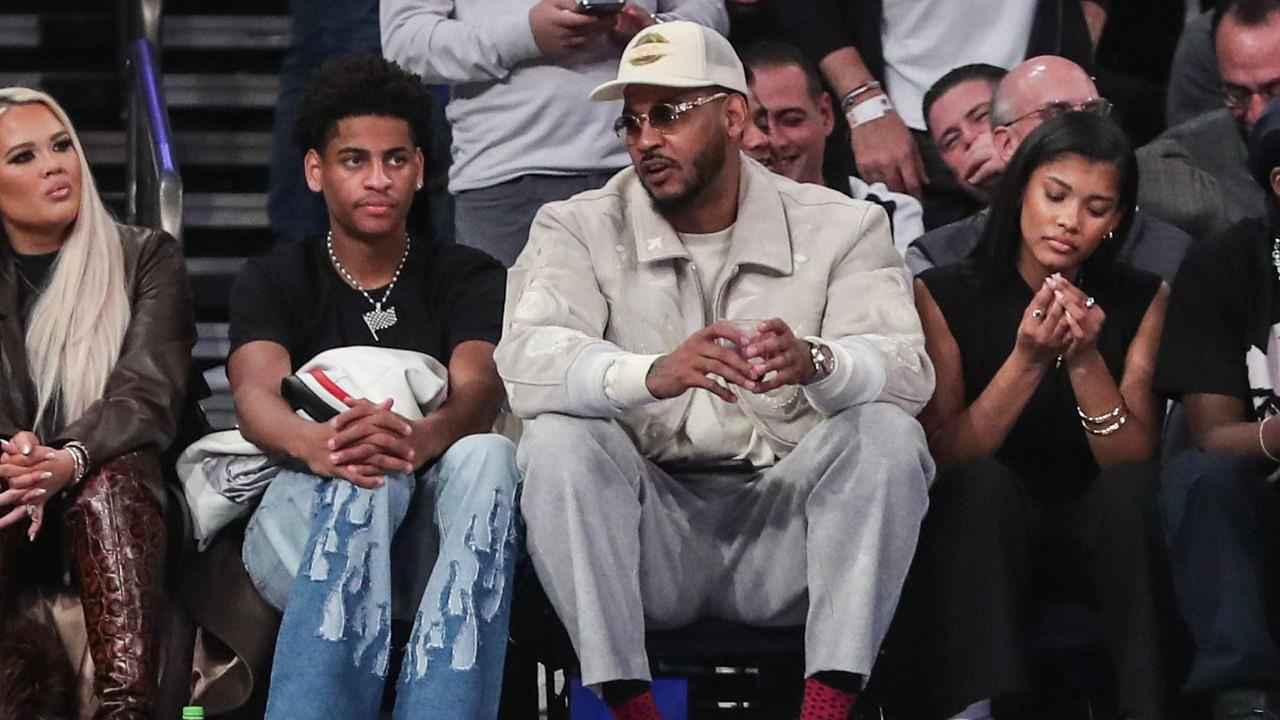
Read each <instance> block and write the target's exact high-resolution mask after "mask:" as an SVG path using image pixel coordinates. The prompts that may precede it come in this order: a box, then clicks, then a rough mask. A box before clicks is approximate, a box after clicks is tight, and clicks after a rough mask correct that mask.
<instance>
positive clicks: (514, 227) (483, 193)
mask: <svg viewBox="0 0 1280 720" xmlns="http://www.w3.org/2000/svg"><path fill="white" fill-rule="evenodd" d="M613 174H614V171H609V172H594V173H586V174H584V175H522V176H520V177H518V178H516V179H514V180H508V181H507V182H504V183H499V184H497V185H492V186H490V187H484V188H476V189H475V190H464V191H462V192H460V193H457V194H455V195H454V210H453V213H454V215H453V217H454V229H455V230H456V231H457V240H458V243H459V244H461V245H467V246H469V247H473V248H476V249H478V250H483V251H485V252H487V253H489V254H490V255H492V256H493V257H495V258H497V259H498V261H499V262H501V263H502V264H503V265H506V266H507V267H511V266H512V265H514V264H515V263H516V257H518V256H519V255H520V251H521V250H523V249H524V245H525V243H526V242H528V241H529V226H530V225H532V224H533V216H534V215H537V214H538V210H539V209H540V208H541V207H542V206H543V205H545V204H547V203H549V202H555V201H556V200H565V199H567V198H570V197H572V196H574V195H577V194H578V193H580V192H583V191H586V190H594V189H596V188H598V187H600V186H602V185H604V184H605V183H606V182H608V180H609V178H610V177H612V176H613Z"/></svg>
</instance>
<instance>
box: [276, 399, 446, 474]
mask: <svg viewBox="0 0 1280 720" xmlns="http://www.w3.org/2000/svg"><path fill="white" fill-rule="evenodd" d="M345 402H346V404H347V406H348V407H349V408H350V409H348V410H346V411H344V412H343V413H341V414H339V415H338V416H337V417H334V418H332V419H331V420H328V421H326V422H323V423H314V424H313V426H312V427H311V428H310V429H309V430H308V432H307V436H306V437H305V438H304V440H303V445H302V448H301V452H300V453H299V454H298V455H299V457H298V459H299V460H302V461H303V462H305V463H306V464H307V467H308V468H309V469H310V470H311V472H312V473H314V474H315V475H319V476H320V477H327V478H340V479H342V480H346V481H347V482H349V483H351V484H352V485H356V486H358V487H362V488H369V489H373V488H379V487H382V486H383V485H384V484H386V477H385V476H386V474H387V473H410V472H414V471H416V470H418V469H420V468H421V467H422V466H423V465H425V464H426V463H427V461H428V460H430V459H432V458H434V457H436V456H438V455H440V454H441V453H442V452H444V448H437V447H435V443H434V439H435V437H436V434H435V433H432V432H429V431H428V430H427V429H426V428H425V427H423V425H422V423H414V422H411V421H409V420H406V419H405V418H404V417H402V416H401V415H399V414H397V413H395V412H393V411H392V410H391V406H392V401H391V400H385V401H383V402H380V403H374V402H371V401H369V400H365V399H363V398H357V399H347V400H345Z"/></svg>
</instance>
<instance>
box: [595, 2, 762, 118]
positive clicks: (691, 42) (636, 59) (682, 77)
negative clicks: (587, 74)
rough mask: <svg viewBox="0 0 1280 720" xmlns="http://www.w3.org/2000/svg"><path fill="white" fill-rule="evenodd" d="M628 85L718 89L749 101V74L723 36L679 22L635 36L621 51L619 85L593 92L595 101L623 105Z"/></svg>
mask: <svg viewBox="0 0 1280 720" xmlns="http://www.w3.org/2000/svg"><path fill="white" fill-rule="evenodd" d="M628 85H658V86H660V87H675V88H695V87H709V86H712V85H719V86H721V87H725V88H728V89H730V90H735V91H737V92H740V93H742V94H743V95H746V94H747V73H746V71H745V70H743V69H742V61H741V60H739V59H738V54H737V53H735V52H734V51H733V46H732V45H730V44H729V41H728V40H726V39H725V37H724V36H723V35H721V34H720V33H718V32H716V31H715V30H712V29H711V28H708V27H705V26H702V25H699V24H697V23H692V22H688V21H685V20H676V21H673V22H666V23H658V24H657V25H651V26H649V27H647V28H645V29H644V30H641V31H640V32H638V33H636V36H635V37H633V38H631V42H629V43H627V47H626V49H625V50H623V51H622V61H621V62H619V63H618V79H617V80H610V81H609V82H607V83H604V84H603V85H600V86H598V87H597V88H596V89H594V90H592V91H591V99H592V100H621V99H622V91H623V90H624V89H625V88H626V87H627V86H628Z"/></svg>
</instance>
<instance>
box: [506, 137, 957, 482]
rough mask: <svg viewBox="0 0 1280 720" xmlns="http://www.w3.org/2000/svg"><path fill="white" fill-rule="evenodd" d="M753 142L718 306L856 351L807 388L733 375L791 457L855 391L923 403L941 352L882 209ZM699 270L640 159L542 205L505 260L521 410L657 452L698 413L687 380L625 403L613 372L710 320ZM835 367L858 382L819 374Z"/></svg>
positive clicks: (514, 403)
mask: <svg viewBox="0 0 1280 720" xmlns="http://www.w3.org/2000/svg"><path fill="white" fill-rule="evenodd" d="M740 157H741V162H742V168H743V170H742V174H741V183H740V189H739V191H738V217H737V222H736V224H735V226H734V230H733V233H732V236H731V237H732V239H731V243H732V245H731V248H730V251H729V257H728V260H727V264H726V271H725V272H724V273H722V275H721V280H720V282H719V286H718V287H716V288H715V289H714V291H713V294H712V297H714V298H715V307H714V308H713V310H714V314H713V316H714V317H716V318H725V319H731V320H733V319H758V318H769V317H780V318H782V320H784V321H785V322H786V323H787V324H788V325H790V326H791V328H792V330H793V331H794V332H795V334H796V335H797V336H803V337H811V338H815V339H820V340H821V341H822V342H825V343H827V344H829V345H834V346H837V347H838V348H839V349H841V350H842V352H839V353H837V357H838V358H841V359H843V360H844V361H845V365H846V367H845V368H844V369H843V370H841V369H839V368H837V372H836V373H833V377H829V378H827V379H826V380H823V381H821V382H819V383H815V384H814V385H811V386H808V387H806V388H800V387H796V386H790V387H782V388H779V389H777V390H775V391H773V392H771V393H768V394H764V395H755V394H752V393H749V392H746V391H744V390H741V389H740V388H736V387H735V388H734V390H735V392H737V393H738V397H739V400H740V403H741V407H742V408H743V410H744V411H745V412H746V413H747V415H748V416H749V417H750V418H751V420H752V422H753V423H754V424H755V426H756V428H757V430H759V431H760V433H761V434H762V435H763V436H764V437H765V439H766V440H767V441H768V443H769V445H770V446H771V447H772V448H773V450H774V452H775V453H776V454H777V455H778V456H779V457H781V456H783V455H785V454H786V453H787V452H788V451H790V450H791V449H792V448H794V447H795V445H796V444H797V443H798V442H799V441H800V439H801V438H803V437H804V435H805V433H807V432H808V431H809V430H810V429H812V428H813V427H814V426H815V425H817V424H818V423H819V422H821V421H822V419H823V418H824V417H825V416H827V415H831V414H834V413H835V412H839V411H840V410H843V409H844V408H845V407H848V406H850V405H852V404H857V403H861V402H872V401H879V402H890V403H893V404H895V405H898V406H899V407H901V408H903V409H904V410H906V411H907V412H909V413H911V414H913V415H914V414H915V413H917V412H919V410H920V408H922V407H923V406H924V404H925V403H926V402H927V401H928V400H929V397H930V395H931V394H932V393H933V385H934V376H933V366H932V364H931V363H930V362H929V358H928V357H927V356H926V355H925V352H924V334H923V332H922V330H921V327H920V318H919V316H918V315H917V314H916V310H915V305H914V303H913V301H912V292H911V284H910V276H909V274H908V273H907V271H906V269H905V268H904V266H903V264H902V259H901V257H900V256H899V255H898V253H897V251H896V250H894V247H893V241H892V239H891V237H890V232H889V223H888V220H887V218H886V216H885V214H884V211H883V210H881V209H880V208H879V207H878V206H876V205H874V204H871V203H868V202H863V201H859V200H851V199H849V198H847V197H845V196H843V195H841V194H840V193H837V192H834V191H832V190H828V189H826V188H823V187H819V186H817V185H801V184H797V183H795V182H792V181H790V180H787V179H786V178H783V177H781V176H779V175H775V174H773V173H771V172H769V171H768V170H767V169H765V168H764V167H763V166H761V165H759V164H757V163H756V162H754V161H752V160H750V159H748V158H747V157H746V156H745V155H741V156H740ZM697 283H698V280H697V277H696V272H695V271H694V270H692V269H691V268H690V267H689V255H688V253H687V252H686V250H685V248H684V246H683V245H682V244H681V242H680V239H679V237H678V235H677V234H676V232H675V230H674V229H673V228H672V227H671V225H670V224H668V223H667V221H666V220H664V219H663V218H662V216H661V215H659V214H658V213H657V212H656V210H655V209H654V207H653V204H652V202H651V200H650V198H649V196H648V194H647V193H646V191H645V189H644V188H643V186H641V184H640V182H639V179H638V178H637V177H636V174H635V171H634V170H633V169H631V168H628V169H626V170H623V171H621V172H619V173H618V174H617V175H615V176H614V177H613V179H611V180H610V181H609V183H608V184H607V185H605V186H604V187H603V188H601V189H599V190H594V191H590V192H585V193H582V194H579V195H576V196H574V197H572V198H570V199H568V200H565V201H562V202H555V203H549V204H547V205H546V206H544V207H543V208H542V210H541V211H540V212H539V213H538V216H537V218H536V219H535V220H534V222H533V227H532V228H531V230H530V233H529V243H528V245H527V246H526V247H525V249H524V252H522V253H521V255H520V257H519V259H518V260H517V262H516V264H515V267H513V268H512V269H511V271H510V273H509V275H508V280H507V307H506V315H505V319H504V331H503V336H502V340H501V342H500V343H499V344H498V349H497V353H496V355H495V359H496V361H497V364H498V372H499V374H500V375H501V376H502V379H503V382H504V384H505V386H506V389H507V394H508V399H509V401H510V404H511V408H512V410H513V411H514V412H515V413H516V414H517V415H519V416H520V417H523V418H531V417H535V416H537V415H539V414H541V413H548V412H555V413H564V414H569V415H578V416H589V417H613V418H617V419H618V420H619V421H620V422H621V423H622V425H623V426H624V427H625V428H626V429H627V430H628V432H629V433H630V434H631V435H632V437H633V438H634V439H635V441H636V444H637V446H638V447H639V448H640V450H641V452H642V453H644V454H645V455H646V456H654V455H657V454H658V452H659V451H660V450H661V449H662V448H663V447H664V446H665V445H666V444H667V443H668V442H670V440H671V438H672V437H673V434H674V433H675V432H676V430H677V428H679V426H680V424H681V422H682V421H683V419H684V417H685V415H686V414H687V413H688V410H689V402H690V393H685V394H683V395H681V396H678V397H675V398H671V399H668V400H650V401H649V402H645V403H642V404H638V405H631V406H619V405H617V404H615V403H614V402H612V401H611V400H612V399H611V398H609V397H608V396H607V395H606V393H605V392H604V390H603V388H604V375H605V373H606V371H607V370H608V367H609V366H610V365H611V364H612V363H613V362H614V361H615V360H616V359H618V358H621V357H625V356H627V355H632V354H660V353H668V352H671V351H672V350H673V349H675V348H676V347H677V346H679V345H680V344H681V343H682V342H684V341H685V340H686V339H687V338H688V337H689V336H690V335H691V334H693V333H694V332H696V331H697V330H699V329H700V328H701V327H702V326H703V307H702V303H703V300H702V293H701V292H700V290H699V287H698V285H697ZM598 359H599V360H602V361H597V360H598ZM583 372H586V373H589V374H590V375H591V377H589V378H588V382H586V383H585V384H584V383H583V382H581V380H582V378H581V377H580V375H581V373H583ZM574 373H576V374H578V375H579V376H578V377H576V378H572V377H570V376H571V374H574ZM836 374H839V375H840V378H836V377H834V375H836ZM829 382H836V383H839V384H841V385H844V386H847V387H834V388H832V387H827V388H818V387H817V386H819V385H824V384H828V383H829ZM584 387H586V388H589V390H588V391H584V390H583V388H584Z"/></svg>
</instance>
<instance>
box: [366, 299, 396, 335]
mask: <svg viewBox="0 0 1280 720" xmlns="http://www.w3.org/2000/svg"><path fill="white" fill-rule="evenodd" d="M364 324H365V325H368V326H369V332H371V333H373V339H374V340H377V339H378V331H379V330H386V329H387V328H389V327H391V326H392V325H395V324H396V309H395V307H394V306H392V307H388V308H387V309H386V310H383V309H382V303H377V304H375V305H374V306H373V309H372V310H370V311H369V312H367V313H365V314H364Z"/></svg>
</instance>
